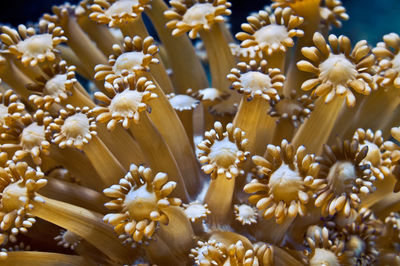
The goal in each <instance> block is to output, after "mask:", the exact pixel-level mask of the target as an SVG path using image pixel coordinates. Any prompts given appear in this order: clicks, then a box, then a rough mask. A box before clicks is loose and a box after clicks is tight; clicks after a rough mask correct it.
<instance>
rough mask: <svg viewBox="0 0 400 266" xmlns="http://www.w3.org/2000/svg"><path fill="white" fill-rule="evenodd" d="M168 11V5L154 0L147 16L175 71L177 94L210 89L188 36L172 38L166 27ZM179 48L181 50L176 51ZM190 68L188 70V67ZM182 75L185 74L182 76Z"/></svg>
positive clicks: (147, 10)
mask: <svg viewBox="0 0 400 266" xmlns="http://www.w3.org/2000/svg"><path fill="white" fill-rule="evenodd" d="M166 10H168V6H167V4H166V3H165V2H164V1H163V0H153V1H152V2H151V8H150V9H146V14H147V15H148V16H149V17H150V19H151V21H152V22H153V25H154V27H155V28H156V30H157V33H158V36H159V37H160V39H161V42H162V44H163V46H164V47H165V49H166V50H167V54H168V59H169V62H170V63H171V68H172V70H173V73H174V74H173V76H172V79H173V82H174V85H175V90H176V93H178V94H185V93H186V90H187V89H189V88H191V89H192V90H193V91H198V90H200V89H204V88H207V87H208V80H207V75H206V73H205V71H204V68H203V67H202V65H201V62H200V60H199V59H198V57H197V56H196V53H195V50H194V48H193V45H192V43H191V41H190V40H189V38H188V37H187V36H186V35H182V36H175V37H172V36H171V32H172V31H171V30H170V29H168V28H167V27H165V24H166V23H167V22H168V21H167V19H166V18H165V17H164V11H166ZM177 47H179V49H176V48H177ZM188 65H189V66H190V68H188V67H187V66H188ZM180 73H185V74H184V75H181V74H180Z"/></svg>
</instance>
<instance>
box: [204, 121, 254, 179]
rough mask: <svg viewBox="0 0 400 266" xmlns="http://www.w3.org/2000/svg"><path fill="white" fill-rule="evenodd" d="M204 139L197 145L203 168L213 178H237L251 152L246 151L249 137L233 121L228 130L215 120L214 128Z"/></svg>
mask: <svg viewBox="0 0 400 266" xmlns="http://www.w3.org/2000/svg"><path fill="white" fill-rule="evenodd" d="M204 137H205V140H203V141H202V142H201V143H199V145H198V146H197V147H198V148H199V149H200V150H201V152H200V153H199V160H200V163H202V164H203V166H202V167H201V169H202V170H203V171H204V173H206V174H209V175H210V176H211V178H213V179H215V178H217V177H220V176H221V177H222V178H228V179H231V178H235V177H237V176H238V175H239V173H240V165H241V164H242V163H243V162H244V161H245V160H246V157H248V155H249V152H247V151H246V144H247V139H246V138H245V133H244V132H243V131H242V130H240V129H239V128H235V127H234V126H233V125H232V124H231V123H229V124H228V125H227V126H226V131H225V132H224V128H223V126H222V124H221V123H220V122H215V124H214V129H211V130H210V131H207V132H206V133H205V135H204Z"/></svg>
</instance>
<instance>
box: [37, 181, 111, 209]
mask: <svg viewBox="0 0 400 266" xmlns="http://www.w3.org/2000/svg"><path fill="white" fill-rule="evenodd" d="M46 179H47V181H48V182H47V185H46V186H44V187H43V188H41V189H40V190H39V192H40V194H42V195H43V196H46V197H49V198H52V199H56V200H59V201H64V202H66V203H69V204H73V205H76V206H79V207H82V208H85V209H88V210H92V211H95V212H98V213H103V214H105V213H107V212H108V211H107V209H106V208H105V207H104V203H106V202H107V201H108V199H107V198H106V197H105V196H104V195H103V194H101V193H99V192H97V191H95V190H92V189H89V188H85V187H83V186H80V185H78V184H74V183H69V182H65V181H62V180H59V179H56V178H51V177H46Z"/></svg>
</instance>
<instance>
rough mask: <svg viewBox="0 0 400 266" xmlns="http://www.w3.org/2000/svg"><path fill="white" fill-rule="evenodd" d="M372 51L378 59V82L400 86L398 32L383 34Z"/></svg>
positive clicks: (399, 43)
mask: <svg viewBox="0 0 400 266" xmlns="http://www.w3.org/2000/svg"><path fill="white" fill-rule="evenodd" d="M372 52H373V53H374V55H375V56H376V57H377V59H378V65H379V68H378V72H379V75H378V80H377V82H378V84H379V85H380V86H382V87H388V86H391V85H392V86H394V87H395V88H397V89H398V88H400V53H399V52H400V37H399V35H398V34H397V33H390V34H387V35H385V36H383V42H380V43H378V44H377V46H376V47H375V48H374V49H372Z"/></svg>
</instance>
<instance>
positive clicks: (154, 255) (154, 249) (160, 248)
mask: <svg viewBox="0 0 400 266" xmlns="http://www.w3.org/2000/svg"><path fill="white" fill-rule="evenodd" d="M144 249H145V250H146V254H147V255H148V256H149V257H150V259H151V261H153V262H155V263H157V264H159V265H163V264H165V265H176V266H184V265H187V264H186V261H185V260H182V258H179V257H175V256H172V255H171V253H172V251H171V248H170V246H169V243H168V244H167V243H165V242H164V241H163V240H162V239H160V238H159V237H157V235H155V236H154V239H153V240H152V241H150V243H149V244H148V245H145V246H144Z"/></svg>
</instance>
